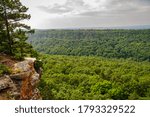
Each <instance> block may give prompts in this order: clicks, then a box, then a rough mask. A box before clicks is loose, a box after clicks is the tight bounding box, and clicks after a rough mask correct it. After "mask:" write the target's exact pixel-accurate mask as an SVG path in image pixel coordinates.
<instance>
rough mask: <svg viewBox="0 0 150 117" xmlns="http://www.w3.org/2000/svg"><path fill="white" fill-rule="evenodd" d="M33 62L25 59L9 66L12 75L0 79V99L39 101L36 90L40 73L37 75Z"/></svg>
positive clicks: (38, 93)
mask: <svg viewBox="0 0 150 117" xmlns="http://www.w3.org/2000/svg"><path fill="white" fill-rule="evenodd" d="M35 60H36V59H34V58H26V59H25V60H24V61H21V62H15V63H13V65H11V66H12V68H11V69H12V73H11V74H10V75H3V76H1V77H0V99H14V100H15V99H17V100H20V99H21V100H38V99H41V96H40V92H39V90H38V88H37V84H38V83H39V81H40V76H41V73H37V72H36V70H35V68H34V61H35ZM6 63H9V62H6Z"/></svg>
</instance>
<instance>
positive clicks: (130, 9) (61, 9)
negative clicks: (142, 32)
mask: <svg viewBox="0 0 150 117" xmlns="http://www.w3.org/2000/svg"><path fill="white" fill-rule="evenodd" d="M95 2H96V3H97V4H98V5H99V6H98V7H97V6H95V8H93V6H90V4H86V1H83V0H67V1H66V3H65V4H63V5H59V4H54V5H53V6H39V8H40V9H41V10H43V11H45V12H47V13H52V14H60V15H63V14H66V13H68V14H70V15H78V16H80V17H81V16H89V17H90V16H92V17H93V16H101V15H104V16H106V15H110V16H111V15H112V14H113V15H125V14H131V13H138V12H145V11H149V10H150V0H106V2H105V4H103V5H102V4H101V0H95Z"/></svg>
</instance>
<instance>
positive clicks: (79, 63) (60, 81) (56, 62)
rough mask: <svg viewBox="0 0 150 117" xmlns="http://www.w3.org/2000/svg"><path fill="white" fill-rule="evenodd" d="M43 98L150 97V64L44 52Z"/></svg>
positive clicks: (116, 98) (41, 83)
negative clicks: (46, 53)
mask: <svg viewBox="0 0 150 117" xmlns="http://www.w3.org/2000/svg"><path fill="white" fill-rule="evenodd" d="M41 59H42V62H43V73H42V74H43V75H42V78H41V80H42V81H41V82H40V84H39V88H40V91H41V94H42V96H43V99H55V100H59V99H61V100H64V99H115V100H118V99H150V63H149V62H146V61H145V62H135V61H133V60H125V59H108V58H102V57H86V56H82V57H77V56H60V55H42V56H41Z"/></svg>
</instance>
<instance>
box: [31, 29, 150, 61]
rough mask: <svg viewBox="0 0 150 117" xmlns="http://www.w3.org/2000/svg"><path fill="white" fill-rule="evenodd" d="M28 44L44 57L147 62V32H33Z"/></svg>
mask: <svg viewBox="0 0 150 117" xmlns="http://www.w3.org/2000/svg"><path fill="white" fill-rule="evenodd" d="M28 42H29V43H31V44H32V45H33V46H34V48H35V49H36V50H37V51H39V52H42V53H46V54H53V55H73V56H103V57H107V58H133V59H134V60H148V61H150V51H149V50H150V29H145V30H125V29H124V30H123V29H122V30H120V29H113V30H110V29H105V30H104V29H103V30H98V29H97V30H96V29H86V30H85V29H80V30H36V31H35V34H33V35H31V36H30V37H29V40H28Z"/></svg>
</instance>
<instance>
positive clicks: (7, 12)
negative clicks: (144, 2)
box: [0, 0, 33, 59]
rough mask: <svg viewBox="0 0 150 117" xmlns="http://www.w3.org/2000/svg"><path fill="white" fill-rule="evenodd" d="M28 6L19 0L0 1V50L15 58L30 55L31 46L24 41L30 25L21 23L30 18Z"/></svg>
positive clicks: (29, 31) (29, 30) (30, 31)
mask: <svg viewBox="0 0 150 117" xmlns="http://www.w3.org/2000/svg"><path fill="white" fill-rule="evenodd" d="M27 10H28V8H27V7H26V6H24V5H22V3H21V2H20V0H1V1H0V52H2V53H6V54H9V55H13V56H14V57H15V58H16V59H22V58H24V57H25V56H27V55H29V54H31V55H32V50H33V49H32V46H31V45H30V44H28V43H27V42H26V40H27V39H28V36H27V34H29V33H32V32H33V31H32V30H31V29H30V26H28V25H26V24H23V23H21V21H23V20H28V19H30V15H29V14H26V12H27Z"/></svg>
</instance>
